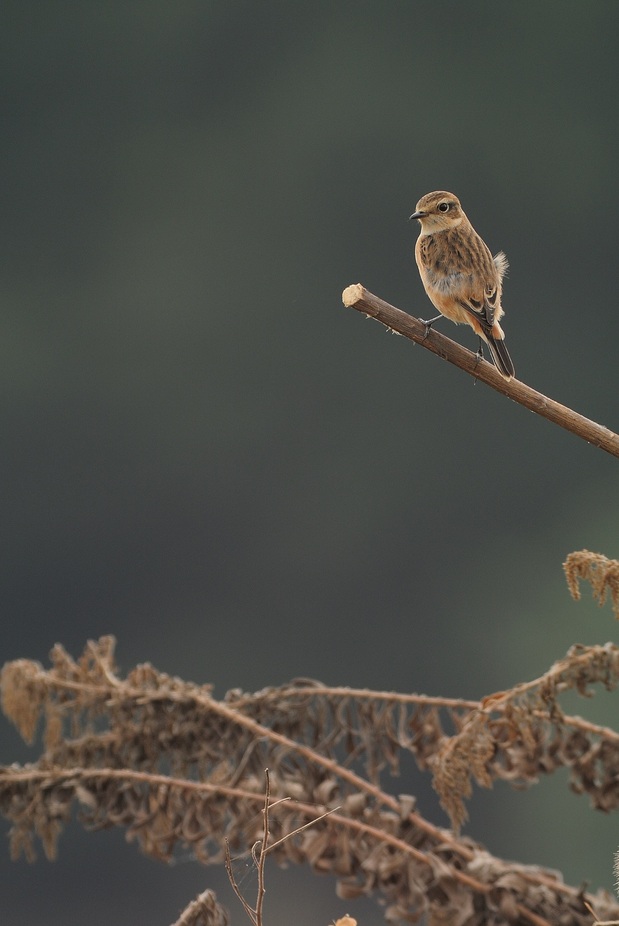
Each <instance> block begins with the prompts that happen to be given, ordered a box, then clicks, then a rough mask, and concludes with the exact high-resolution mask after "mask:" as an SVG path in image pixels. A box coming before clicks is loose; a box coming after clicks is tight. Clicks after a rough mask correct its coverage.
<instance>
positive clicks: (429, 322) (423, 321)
mask: <svg viewBox="0 0 619 926" xmlns="http://www.w3.org/2000/svg"><path fill="white" fill-rule="evenodd" d="M442 317H443V316H442V315H437V316H436V317H435V318H428V319H425V318H420V319H419V321H420V322H421V324H422V325H425V326H426V333H425V334H424V336H423V339H424V341H425V339H426V338H427V337H428V331H429V330H430V328H431V327H432V325H433V324H434V322H437V321H438V320H439V318H442Z"/></svg>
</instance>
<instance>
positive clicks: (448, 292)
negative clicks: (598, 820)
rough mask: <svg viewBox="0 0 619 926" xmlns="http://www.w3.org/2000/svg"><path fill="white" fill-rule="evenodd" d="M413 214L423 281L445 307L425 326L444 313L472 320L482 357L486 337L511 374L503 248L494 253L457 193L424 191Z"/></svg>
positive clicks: (504, 370) (502, 367) (498, 361)
mask: <svg viewBox="0 0 619 926" xmlns="http://www.w3.org/2000/svg"><path fill="white" fill-rule="evenodd" d="M410 218H411V219H418V221H419V224H420V226H421V230H420V232H419V238H418V239H417V244H416V245H415V260H416V261H417V267H418V268H419V274H420V276H421V282H422V283H423V286H424V289H425V291H426V293H427V294H428V296H429V298H430V301H431V302H432V303H433V305H434V306H435V307H436V308H437V309H438V310H439V312H440V313H441V314H440V315H437V316H436V318H431V319H429V320H428V321H424V324H425V326H426V330H429V329H430V326H431V325H432V324H434V322H435V321H438V319H439V318H441V316H445V318H449V319H450V320H451V321H452V322H455V323H456V324H457V325H462V324H467V325H470V326H471V328H472V329H473V331H474V332H475V333H476V334H477V335H479V339H480V341H479V348H480V349H479V351H478V354H479V356H480V358H481V356H483V354H482V340H483V341H485V342H486V344H487V345H488V348H489V350H490V354H491V355H492V359H493V361H494V364H495V366H496V368H497V370H498V371H499V373H500V374H501V376H502V377H503V378H504V379H506V380H509V379H511V378H512V376H514V375H515V372H514V364H513V363H512V359H511V357H510V356H509V352H508V350H507V347H506V346H505V335H504V333H503V329H502V328H501V325H500V320H501V318H502V317H503V315H504V314H505V313H504V311H503V307H502V305H501V295H502V289H503V277H504V275H505V272H506V271H507V268H508V266H509V263H508V260H507V257H506V256H505V254H504V253H503V251H499V253H498V254H495V256H494V257H493V256H492V254H491V253H490V250H489V248H488V246H487V245H486V243H485V241H484V240H483V239H482V238H481V237H480V236H479V235H478V234H477V232H476V231H475V229H474V228H473V226H472V225H471V223H470V222H469V220H468V218H467V216H466V213H465V212H464V210H463V208H462V206H461V204H460V200H459V199H458V197H457V196H454V194H453V193H447V192H446V191H445V190H437V191H436V192H434V193H426V195H425V196H422V197H421V199H420V200H419V202H418V203H417V205H416V207H415V211H414V212H413V214H412V215H411V216H410Z"/></svg>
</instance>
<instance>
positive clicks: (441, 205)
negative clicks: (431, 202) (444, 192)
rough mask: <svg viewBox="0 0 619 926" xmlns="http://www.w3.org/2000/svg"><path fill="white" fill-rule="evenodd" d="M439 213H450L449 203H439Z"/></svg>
mask: <svg viewBox="0 0 619 926" xmlns="http://www.w3.org/2000/svg"><path fill="white" fill-rule="evenodd" d="M438 211H439V212H449V203H439V204H438Z"/></svg>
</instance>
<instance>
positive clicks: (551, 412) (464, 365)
mask: <svg viewBox="0 0 619 926" xmlns="http://www.w3.org/2000/svg"><path fill="white" fill-rule="evenodd" d="M342 301H343V303H344V305H345V306H347V307H350V308H353V309H357V311H358V312H363V313H364V314H365V315H371V316H372V318H376V319H377V320H378V321H379V322H382V324H383V325H386V326H387V328H390V329H391V330H392V331H395V332H397V334H402V335H404V337H406V338H409V340H411V341H414V342H415V344H420V345H421V346H422V347H425V348H426V349H427V350H429V351H432V353H433V354H437V356H439V357H442V358H443V360H448V361H449V362H450V363H453V364H455V366H457V367H460V369H462V370H464V371H465V372H466V373H469V374H470V375H471V376H474V377H475V379H480V380H481V381H482V382H483V383H486V385H488V386H490V387H491V388H492V389H495V390H496V391H497V392H501V393H502V394H503V395H506V396H508V398H510V399H513V400H514V402H519V403H520V405H524V407H525V408H528V409H530V411H532V412H536V414H538V415H541V416H542V417H543V418H547V419H548V421H552V422H554V424H558V425H559V427H561V428H565V430H566V431H571V432H572V434H575V435H576V436H577V437H581V438H582V439H583V440H585V441H587V443H589V444H594V445H595V446H596V447H600V448H601V449H602V450H605V451H606V452H607V453H610V454H612V456H614V457H619V434H615V433H614V432H613V431H610V430H609V429H608V428H606V427H604V425H601V424H597V423H596V422H595V421H591V420H590V419H589V418H584V417H583V416H582V415H579V414H578V412H575V411H573V410H572V409H571V408H568V407H567V406H566V405H561V404H560V403H559V402H555V401H554V399H549V398H548V397H547V396H545V395H542V394H541V392H537V391H536V390H535V389H532V388H531V386H527V385H526V384H525V383H521V382H520V381H519V380H517V379H511V380H506V379H503V377H502V376H501V375H500V374H499V373H498V372H497V370H496V367H495V366H493V364H491V363H487V362H486V361H485V360H480V359H479V357H478V356H477V355H476V354H473V353H472V352H471V351H469V350H467V349H466V348H465V347H461V345H460V344H456V343H455V341H451V340H450V339H449V338H446V337H445V335H443V334H439V332H438V331H433V330H432V329H430V330H429V331H428V329H427V328H426V326H425V325H424V323H423V322H422V321H420V320H419V319H418V318H414V316H412V315H408V314H407V313H406V312H402V310H401V309H396V307H395V306H393V305H389V303H388V302H384V301H383V300H382V299H380V298H379V297H378V296H375V295H374V294H373V293H370V292H368V290H367V289H365V288H364V287H363V286H362V285H361V283H353V285H352V286H348V287H347V288H346V289H345V290H344V292H343V293H342Z"/></svg>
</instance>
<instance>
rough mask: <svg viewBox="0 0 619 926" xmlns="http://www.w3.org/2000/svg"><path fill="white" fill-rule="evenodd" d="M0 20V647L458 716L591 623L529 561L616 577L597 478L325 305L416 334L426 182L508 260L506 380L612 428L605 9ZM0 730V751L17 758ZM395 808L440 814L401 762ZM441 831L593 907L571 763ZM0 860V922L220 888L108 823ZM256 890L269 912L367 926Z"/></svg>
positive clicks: (618, 272) (606, 840)
mask: <svg viewBox="0 0 619 926" xmlns="http://www.w3.org/2000/svg"><path fill="white" fill-rule="evenodd" d="M0 17H1V20H2V21H3V22H2V36H3V46H4V48H3V55H2V61H1V65H0V66H1V68H2V91H3V104H2V107H3V117H2V140H1V146H2V162H1V163H2V201H3V206H2V211H1V214H0V231H1V235H2V242H1V254H2V273H1V276H0V287H1V307H2V308H1V316H0V430H1V433H2V440H3V453H2V456H1V457H0V468H1V469H0V486H1V489H0V492H1V495H2V501H1V509H0V541H1V552H2V576H1V582H0V605H1V613H2V628H3V630H2V647H1V654H0V655H1V657H2V659H1V660H0V661H4V660H8V659H15V658H20V657H25V658H33V659H39V660H41V661H42V662H44V663H45V664H47V654H48V652H49V650H50V647H51V646H52V645H53V644H54V643H56V642H61V643H62V644H64V645H65V647H67V649H69V651H70V652H71V653H72V654H74V655H78V654H79V653H80V652H81V650H82V648H83V645H84V643H85V641H86V640H87V639H88V638H93V637H98V636H100V635H101V634H104V633H112V634H114V635H115V636H116V637H117V638H118V658H119V662H120V665H121V667H122V670H123V671H126V670H127V669H129V668H131V667H132V666H133V665H134V664H135V663H137V662H141V661H151V662H152V663H154V664H155V665H156V666H157V667H158V668H159V669H161V670H164V671H167V672H169V673H172V674H178V675H180V676H183V677H186V678H188V679H191V680H194V681H198V682H213V683H214V684H215V686H216V694H217V695H219V696H222V695H223V694H224V692H225V691H226V690H227V689H228V688H232V687H241V688H243V689H245V690H254V689H256V688H259V687H262V686H264V685H270V684H278V683H282V682H285V681H286V680H288V679H291V678H293V677H295V676H312V677H315V678H318V679H321V680H323V681H325V682H329V683H333V684H342V685H352V686H364V687H365V686H367V687H375V688H377V689H397V690H402V691H420V692H426V693H428V694H435V695H439V694H440V695H450V696H461V697H467V698H470V697H477V696H480V695H483V694H487V693H489V692H491V691H493V690H496V689H502V688H506V687H508V686H510V685H512V684H514V683H516V682H518V681H521V680H525V679H528V678H533V677H535V676H537V675H539V674H541V673H542V672H543V671H544V670H545V669H546V668H547V667H548V665H549V664H550V663H551V662H552V661H553V660H555V659H557V658H559V657H560V656H562V655H563V654H564V653H565V651H566V649H567V648H568V647H569V646H570V645H571V644H572V643H574V642H583V643H588V642H591V643H593V642H603V641H605V640H606V639H607V638H608V637H609V636H612V635H613V630H614V628H613V626H612V624H611V623H610V621H611V614H610V611H609V610H608V609H607V610H606V611H604V612H600V611H599V610H598V609H597V608H596V607H595V606H594V605H593V604H592V603H591V600H590V595H589V592H588V591H587V592H585V595H584V600H583V602H582V603H580V604H575V603H573V602H572V601H571V600H570V598H569V596H568V593H567V590H566V587H565V583H564V579H563V574H562V568H561V564H562V562H563V560H564V559H565V556H566V554H567V553H568V552H570V551H571V550H575V549H581V548H583V547H587V548H589V549H593V550H597V551H600V552H603V553H605V554H606V555H608V556H617V555H618V553H619V544H618V536H617V514H618V512H619V502H618V493H617V474H618V472H619V471H618V468H617V467H618V465H619V464H618V461H616V460H614V459H613V458H611V457H610V456H607V455H606V454H604V453H603V452H602V451H600V450H597V449H595V448H593V447H589V446H587V445H586V444H584V443H582V442H580V441H578V440H577V439H576V438H575V437H573V436H572V435H569V434H568V433H567V432H563V431H562V430H560V429H559V428H557V427H555V426H553V425H551V424H549V423H547V422H545V421H543V420H542V419H540V418H538V417H536V416H535V415H533V414H530V413H529V412H527V411H525V410H524V409H523V408H522V407H520V406H518V405H516V404H513V403H511V402H509V401H507V400H506V399H504V398H502V397H500V396H499V395H497V394H495V393H493V392H492V391H490V390H489V389H487V388H486V387H484V386H483V385H481V384H478V385H477V386H475V385H474V383H473V380H471V379H470V378H468V377H467V376H466V375H465V374H463V373H462V372H461V371H459V370H457V369H455V368H451V367H449V366H448V365H447V364H444V363H441V362H440V361H438V360H437V359H436V358H435V357H433V356H431V355H430V354H429V353H428V352H426V351H424V350H422V349H419V348H415V347H414V346H413V345H412V344H411V343H409V342H407V341H405V340H404V339H402V338H395V337H389V336H386V335H385V332H384V329H383V328H382V327H381V326H380V325H378V324H376V323H375V322H371V321H366V320H365V319H364V318H363V317H362V316H361V315H359V314H357V313H356V312H354V311H351V310H349V309H344V308H343V306H342V304H341V292H342V289H343V288H344V287H345V286H347V285H348V284H350V283H354V282H361V283H363V284H364V285H365V286H366V287H367V288H368V289H370V290H372V291H373V292H375V293H377V294H379V295H380V296H382V297H383V298H385V299H387V300H388V301H389V302H392V303H393V304H395V305H398V306H400V307H401V308H403V309H406V310H407V311H410V312H412V313H414V314H416V315H421V316H422V317H427V316H428V315H429V314H432V309H431V306H430V304H429V302H428V301H427V299H426V297H425V295H424V293H423V290H422V287H421V283H420V281H419V278H418V274H417V269H416V267H415V264H414V260H413V257H412V252H413V246H414V241H415V238H416V236H417V226H416V224H415V225H414V226H413V224H409V223H408V222H407V218H408V216H409V214H410V213H411V212H412V211H413V208H414V205H415V203H416V201H417V199H418V198H419V197H420V196H421V195H422V194H424V193H426V192H428V191H430V190H434V189H447V190H451V191H453V192H455V193H456V194H457V195H458V196H460V198H461V200H462V202H463V205H464V208H465V209H466V211H467V213H468V215H469V217H470V219H471V221H472V222H473V224H474V226H475V227H476V228H477V230H478V231H479V232H480V234H482V236H483V237H484V238H485V239H486V241H487V242H488V244H489V246H490V247H491V249H493V250H494V251H496V250H498V249H504V250H505V251H506V253H507V255H508V257H509V259H510V263H511V272H510V276H509V278H508V280H507V283H506V287H505V295H504V305H505V307H506V313H507V314H506V318H505V324H504V327H505V330H506V333H507V339H508V344H509V348H510V351H511V354H512V356H513V358H514V361H515V364H516V370H517V374H518V376H519V378H521V379H523V380H524V381H525V382H528V383H529V384H530V385H532V386H534V387H535V388H536V389H539V390H540V391H542V392H544V393H546V394H548V395H550V396H552V397H553V398H555V399H558V400H559V401H561V402H563V403H565V404H566V405H569V406H571V407H573V408H575V409H576V410H578V411H580V412H581V413H583V414H585V415H587V416H588V417H591V418H593V419H595V420H597V421H599V422H601V423H604V424H607V425H608V426H609V427H611V428H612V429H613V430H617V429H618V428H619V398H618V395H617V374H616V370H617V338H618V336H619V313H618V312H617V305H616V304H617V296H616V293H617V286H618V282H619V263H618V261H617V259H616V251H617V220H616V217H617V212H618V208H619V183H618V182H617V163H618V160H619V118H618V114H617V86H618V84H619V60H618V46H619V4H617V3H616V0H593V2H589V3H582V2H581V0H546V2H544V3H496V2H495V0H469V2H466V3H462V2H461V0H434V2H433V3H431V4H429V3H421V2H411V0H406V2H404V0H402V2H389V3H378V2H374V3H368V2H358V3H335V4H334V3H332V2H330V3H327V2H321V0H313V2H312V3H290V2H283V0H279V2H278V0H263V2H260V3H258V2H242V0H239V2H235V3H230V2H222V0H210V2H201V3H198V2H182V3H176V4H173V3H169V2H160V0H150V2H148V3H137V2H123V3H118V2H112V0H108V2H104V3H98V4H83V5H82V4H75V3H60V2H51V3H50V2H45V3H43V2H29V3H15V2H8V3H5V4H4V6H3V11H2V13H1V14H0ZM439 327H440V330H442V331H443V332H444V333H446V334H448V335H449V336H451V337H455V338H456V339H458V340H460V341H461V343H463V344H465V345H466V346H468V347H470V348H471V349H473V350H474V349H475V348H476V341H475V338H474V336H473V335H472V333H471V332H470V331H468V330H463V329H461V328H460V329H456V328H455V327H454V326H452V325H450V324H449V323H447V322H445V323H443V324H441V325H440V326H439ZM572 707H573V708H574V710H577V711H579V712H585V710H587V711H588V712H589V715H590V716H595V717H596V718H597V719H600V718H605V722H608V723H613V722H614V717H615V716H616V705H615V707H614V708H613V701H612V699H606V701H605V700H604V699H603V698H602V699H599V698H598V699H596V701H595V702H594V703H593V704H591V705H590V704H585V705H583V704H580V705H576V704H573V705H572ZM592 711H593V714H592V713H591V712H592ZM596 712H597V713H596ZM1 730H2V744H3V745H2V756H1V757H0V758H1V760H2V761H4V762H5V763H9V762H12V761H16V760H19V761H28V760H29V759H32V758H34V757H35V756H36V749H26V748H25V747H24V746H23V745H21V743H20V742H19V740H18V738H17V735H16V734H15V733H14V731H13V730H12V728H11V727H10V726H9V725H8V724H7V723H6V722H5V721H2V727H1ZM393 788H394V790H395V791H398V792H399V791H417V792H419V793H420V800H421V804H422V809H428V812H430V813H432V814H433V818H434V819H435V820H437V821H438V822H440V823H446V818H445V816H444V815H443V814H442V812H440V811H438V810H436V808H435V802H434V800H433V798H432V795H431V793H430V791H429V787H428V783H427V780H426V778H425V777H424V778H423V779H418V778H415V779H412V780H405V779H400V780H399V781H397V782H395V783H393ZM3 832H6V826H4V827H3ZM466 832H467V833H469V834H470V835H471V836H473V837H474V838H476V839H480V840H482V841H483V842H484V843H485V844H486V845H487V846H488V848H489V849H490V850H491V851H493V852H495V853H498V854H501V855H503V856H506V857H513V858H517V859H519V860H521V861H526V862H532V863H534V862H539V863H542V864H545V865H548V866H551V867H557V868H561V869H562V870H563V872H564V873H565V875H566V877H567V878H568V879H569V880H571V881H572V882H580V881H581V880H582V879H588V880H589V881H590V882H591V883H592V885H593V886H594V887H597V886H599V885H604V886H608V887H610V886H611V885H612V874H611V866H612V852H613V851H614V849H615V848H616V845H617V843H618V841H619V836H618V835H617V826H616V823H615V821H614V820H613V819H612V818H610V817H603V816H601V815H599V814H596V813H594V812H593V811H591V810H590V809H589V808H588V806H587V802H586V799H585V798H577V797H575V796H574V795H571V794H570V793H569V791H568V789H567V787H566V778H565V776H561V775H557V776H555V777H554V778H553V779H550V780H547V781H544V782H542V783H541V785H540V786H539V787H538V788H535V789H533V790H532V791H528V792H524V793H522V792H520V793H518V792H512V791H510V790H509V789H508V788H507V787H502V786H498V787H497V788H495V790H494V791H492V792H483V793H479V794H476V796H475V799H474V801H473V803H472V805H471V821H470V823H469V824H468V825H467V827H466ZM4 843H5V844H4V847H2V846H1V844H0V851H2V854H3V857H4V858H3V861H2V863H1V865H0V888H1V897H0V907H1V909H2V914H1V918H2V923H3V924H8V926H16V924H18V923H19V924H23V923H28V924H41V926H57V924H63V926H73V924H75V926H77V924H83V923H85V922H87V923H89V924H90V926H104V924H105V926H107V924H110V923H132V924H134V926H143V924H144V926H145V924H149V926H151V924H153V926H157V924H161V926H165V924H168V923H169V922H171V921H172V920H173V919H174V918H175V917H176V916H177V915H178V913H179V911H180V910H181V909H182V907H183V906H184V905H185V904H186V903H187V902H188V901H189V900H190V899H191V898H192V897H193V896H194V895H195V894H196V893H198V892H199V891H201V890H203V889H204V888H205V887H207V886H209V885H211V886H214V887H216V888H217V889H218V890H219V891H220V893H221V898H222V900H224V901H225V902H226V903H227V904H229V906H230V907H231V909H232V910H233V914H234V922H237V923H238V922H242V921H243V918H244V914H243V913H242V911H241V908H240V905H238V902H236V901H235V900H234V898H231V896H230V892H229V891H228V890H227V888H226V885H225V877H222V876H221V873H219V872H216V871H215V870H213V869H203V868H201V867H200V866H198V865H197V864H195V863H193V862H192V861H191V859H190V858H189V857H187V858H183V857H180V858H179V859H178V861H177V864H176V865H174V866H172V867H164V866H162V865H161V864H157V863H155V862H153V861H150V860H147V859H145V858H143V857H141V856H140V855H139V854H138V852H137V850H136V848H135V846H128V845H126V844H125V842H124V838H123V835H122V833H107V834H95V835H84V834H83V833H82V832H81V830H80V828H79V826H78V825H74V826H72V827H70V828H69V829H68V831H67V832H65V834H64V836H63V838H62V839H61V842H60V853H59V859H58V861H57V862H55V863H49V862H47V861H45V860H43V859H40V860H39V861H38V862H37V863H36V864H35V865H34V866H31V865H28V864H27V863H26V862H24V861H23V860H20V861H19V862H17V863H11V862H10V861H9V854H8V845H7V843H6V840H4ZM41 854H42V853H41ZM268 877H269V879H270V880H269V881H268V895H267V902H266V910H265V914H266V915H267V918H268V920H269V922H270V923H274V924H277V923H281V924H284V923H288V922H289V921H290V918H291V911H294V920H295V922H299V923H301V924H303V926H304V924H308V926H309V924H312V926H315V924H316V923H327V922H329V921H330V920H332V919H334V918H336V917H337V916H341V915H343V913H345V912H350V913H351V914H352V915H357V916H359V917H360V919H361V918H363V924H362V926H367V923H368V922H369V921H370V920H371V921H373V922H377V921H379V919H380V913H379V911H377V910H375V909H374V908H373V907H372V906H370V907H367V906H365V907H363V906H362V905H359V904H354V903H349V902H345V903H342V902H340V901H338V900H337V899H336V898H335V896H334V894H333V885H332V883H331V882H330V881H328V880H327V879H325V880H321V881H318V882H317V881H316V879H315V878H312V877H311V876H310V875H308V874H307V873H304V872H298V871H294V870H288V871H286V872H283V873H277V872H276V871H275V870H273V871H271V872H269V874H268ZM360 910H364V911H365V912H364V913H362V914H359V912H358V911H360Z"/></svg>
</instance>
